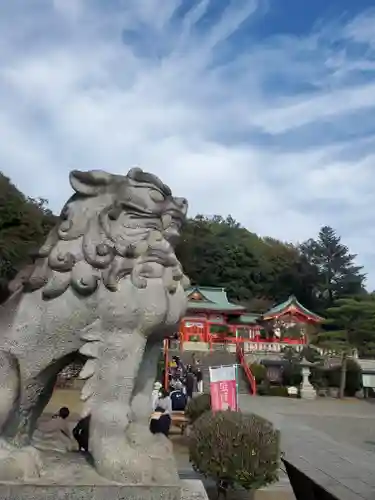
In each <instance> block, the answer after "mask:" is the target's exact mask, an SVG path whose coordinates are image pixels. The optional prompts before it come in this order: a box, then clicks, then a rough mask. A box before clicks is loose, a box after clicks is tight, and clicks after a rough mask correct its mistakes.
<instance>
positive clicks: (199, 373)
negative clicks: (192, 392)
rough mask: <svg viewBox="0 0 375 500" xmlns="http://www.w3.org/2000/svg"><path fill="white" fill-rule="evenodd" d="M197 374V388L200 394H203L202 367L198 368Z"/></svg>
mask: <svg viewBox="0 0 375 500" xmlns="http://www.w3.org/2000/svg"><path fill="white" fill-rule="evenodd" d="M195 376H196V378H197V389H198V392H199V393H200V394H202V393H203V374H202V370H201V369H200V368H197V371H196V373H195Z"/></svg>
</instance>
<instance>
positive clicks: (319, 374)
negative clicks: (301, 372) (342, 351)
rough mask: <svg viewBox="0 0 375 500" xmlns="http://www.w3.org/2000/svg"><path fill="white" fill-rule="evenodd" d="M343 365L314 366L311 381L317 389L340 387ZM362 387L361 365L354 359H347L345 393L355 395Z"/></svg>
mask: <svg viewBox="0 0 375 500" xmlns="http://www.w3.org/2000/svg"><path fill="white" fill-rule="evenodd" d="M340 380H341V366H340V365H337V366H333V367H331V368H324V367H321V366H314V367H312V368H311V373H310V376H309V381H310V383H311V385H312V386H313V387H314V388H315V389H322V388H326V387H336V388H338V387H340ZM361 387H362V371H361V368H360V366H359V365H358V363H357V362H356V361H354V360H353V359H348V360H347V371H346V384H345V395H346V396H354V395H355V393H356V392H357V391H359V390H360V389H361Z"/></svg>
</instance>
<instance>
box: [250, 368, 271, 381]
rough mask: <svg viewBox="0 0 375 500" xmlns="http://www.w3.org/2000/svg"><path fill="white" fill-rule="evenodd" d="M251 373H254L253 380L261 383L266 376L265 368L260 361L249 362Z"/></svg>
mask: <svg viewBox="0 0 375 500" xmlns="http://www.w3.org/2000/svg"><path fill="white" fill-rule="evenodd" d="M249 368H250V371H251V373H252V374H253V375H254V378H255V382H256V383H257V384H261V383H262V382H263V381H264V380H266V378H267V368H266V367H265V366H264V365H261V364H260V363H251V364H250V365H249Z"/></svg>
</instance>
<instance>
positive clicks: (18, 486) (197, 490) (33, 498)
mask: <svg viewBox="0 0 375 500" xmlns="http://www.w3.org/2000/svg"><path fill="white" fill-rule="evenodd" d="M42 458H43V468H42V471H41V476H40V477H35V478H30V479H27V480H17V481H15V480H13V481H2V482H0V498H1V500H206V499H207V495H206V490H205V489H204V486H203V484H202V482H201V481H197V480H179V479H178V478H176V481H175V482H173V484H165V485H164V484H158V483H154V484H119V483H115V482H112V481H108V480H107V479H105V478H103V477H101V476H99V475H98V474H97V472H96V471H95V469H94V468H93V467H92V466H91V464H90V463H89V461H88V460H86V459H85V457H84V456H82V455H80V454H78V453H61V454H60V453H56V452H49V453H48V452H43V454H42Z"/></svg>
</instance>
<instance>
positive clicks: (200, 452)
mask: <svg viewBox="0 0 375 500" xmlns="http://www.w3.org/2000/svg"><path fill="white" fill-rule="evenodd" d="M279 441H280V440H279V432H278V431H277V430H275V429H274V427H273V426H272V424H271V423H270V422H269V421H268V420H265V419H263V418H262V417H259V416H258V415H247V414H242V413H240V412H232V411H225V412H215V413H213V412H207V413H205V414H204V415H201V417H200V418H198V419H197V420H196V422H195V423H194V425H193V427H192V433H191V437H190V441H189V457H190V462H191V463H192V466H193V468H194V470H196V471H198V472H201V473H202V474H204V475H205V476H207V477H211V478H213V479H214V480H216V482H217V484H218V487H221V488H225V489H226V488H227V487H234V486H236V485H238V486H241V487H243V488H245V489H247V490H250V489H253V490H255V489H258V488H261V487H263V486H266V485H267V484H271V483H273V482H275V481H277V479H278V469H279V458H280V451H279Z"/></svg>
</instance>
